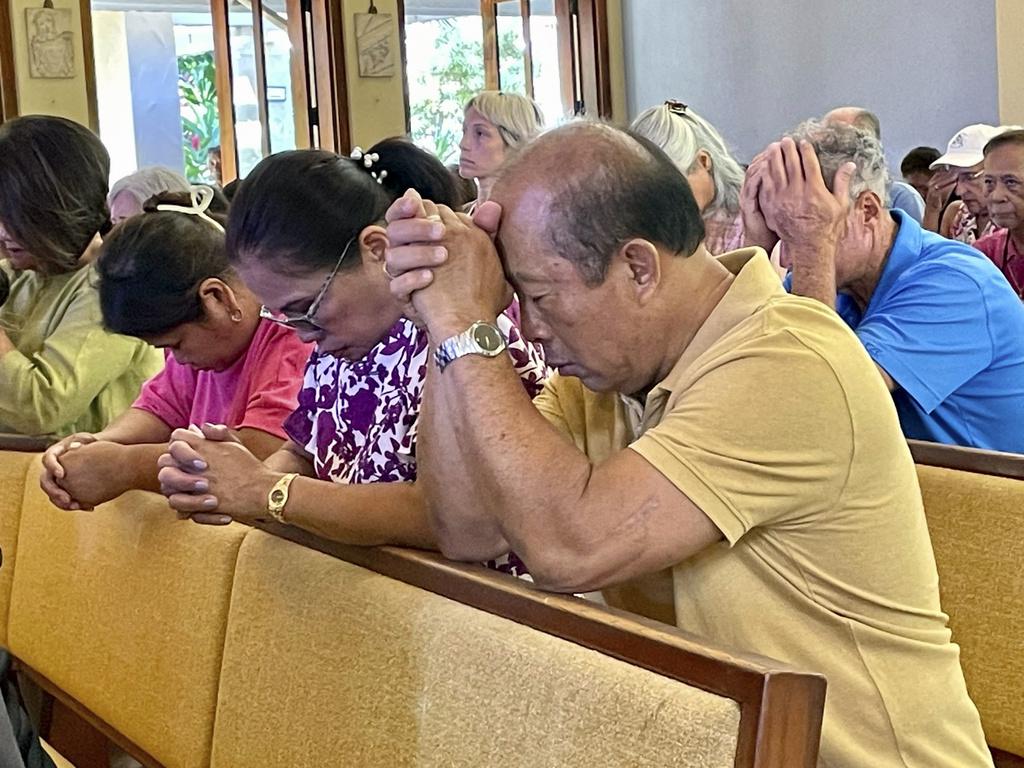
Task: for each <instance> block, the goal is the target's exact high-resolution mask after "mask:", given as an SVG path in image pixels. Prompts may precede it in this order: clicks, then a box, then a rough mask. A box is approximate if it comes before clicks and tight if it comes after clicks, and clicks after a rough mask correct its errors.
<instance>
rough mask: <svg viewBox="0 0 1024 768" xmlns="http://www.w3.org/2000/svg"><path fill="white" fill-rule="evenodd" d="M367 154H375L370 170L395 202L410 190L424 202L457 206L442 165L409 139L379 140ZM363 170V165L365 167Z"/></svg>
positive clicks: (453, 189) (448, 177)
mask: <svg viewBox="0 0 1024 768" xmlns="http://www.w3.org/2000/svg"><path fill="white" fill-rule="evenodd" d="M366 152H367V154H371V155H377V156H378V158H379V159H378V160H376V161H374V163H373V164H372V166H371V167H370V169H369V170H371V171H372V172H373V173H376V174H377V177H378V178H380V175H381V171H386V173H385V174H384V177H383V178H382V179H381V185H382V186H383V187H384V189H385V190H387V192H388V194H389V195H391V199H392V200H397V199H398V198H400V197H401V196H402V195H404V194H405V193H406V192H408V191H409V190H410V189H415V190H416V191H417V192H419V193H420V194H421V195H423V197H424V198H426V199H427V200H433V201H434V202H435V203H438V204H439V205H447V206H448V207H449V208H454V207H456V205H457V202H456V196H455V181H454V180H453V179H452V175H451V174H450V173H448V169H447V168H445V167H444V165H442V164H441V162H440V161H439V160H438V159H437V158H435V157H434V156H433V155H431V154H430V153H429V152H426V151H424V150H422V149H420V148H419V147H417V146H416V145H415V144H413V143H412V142H411V141H409V140H408V139H403V138H402V137H401V136H395V137H393V138H390V139H384V140H383V141H378V142H377V143H376V144H374V145H373V146H372V147H370V148H369V149H368V150H366ZM364 167H365V166H364Z"/></svg>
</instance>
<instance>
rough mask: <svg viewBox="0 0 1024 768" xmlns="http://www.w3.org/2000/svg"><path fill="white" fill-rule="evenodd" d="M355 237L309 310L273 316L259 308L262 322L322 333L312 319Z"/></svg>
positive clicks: (267, 310)
mask: <svg viewBox="0 0 1024 768" xmlns="http://www.w3.org/2000/svg"><path fill="white" fill-rule="evenodd" d="M356 237H357V236H356V235H353V236H352V238H351V239H350V240H349V241H348V242H347V243H346V244H345V248H344V249H343V250H342V252H341V257H340V258H339V259H338V263H337V264H335V265H334V269H332V270H331V274H329V275H328V276H327V279H326V280H325V281H324V284H323V287H322V288H320V292H319V293H318V294H317V295H316V298H315V299H313V303H312V304H310V305H309V309H307V310H306V311H305V312H303V313H302V314H301V315H289V314H288V313H287V312H282V313H280V314H275V313H273V312H271V311H270V310H269V309H267V308H266V307H265V306H263V307H260V317H262V318H263V319H264V320H269V321H270V322H272V323H277V324H278V325H283V326H284V327H285V328H291V329H292V330H293V331H306V332H314V333H315V332H317V331H323V330H324V328H323V326H321V325H320V324H319V323H317V322H316V320H314V319H313V318H314V317H316V313H317V310H319V309H320V304H321V303H322V302H323V300H324V296H326V295H327V289H328V288H330V287H331V283H333V282H334V277H335V276H336V275H337V274H338V270H339V269H341V263H342V262H343V261H344V260H345V256H346V255H347V254H348V249H349V247H350V246H351V245H352V243H353V242H355V239H356Z"/></svg>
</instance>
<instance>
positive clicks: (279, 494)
mask: <svg viewBox="0 0 1024 768" xmlns="http://www.w3.org/2000/svg"><path fill="white" fill-rule="evenodd" d="M270 500H271V501H272V502H273V503H274V504H280V503H281V502H282V501H284V491H282V490H279V489H274V491H273V492H272V493H271V494H270Z"/></svg>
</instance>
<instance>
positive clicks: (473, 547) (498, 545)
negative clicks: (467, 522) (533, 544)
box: [434, 527, 509, 563]
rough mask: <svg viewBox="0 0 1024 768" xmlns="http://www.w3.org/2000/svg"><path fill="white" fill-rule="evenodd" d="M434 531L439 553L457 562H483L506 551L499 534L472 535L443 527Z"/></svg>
mask: <svg viewBox="0 0 1024 768" xmlns="http://www.w3.org/2000/svg"><path fill="white" fill-rule="evenodd" d="M434 532H435V534H436V535H437V546H438V549H439V550H441V554H442V555H444V556H445V557H446V558H447V559H449V560H454V561H456V562H459V563H484V562H487V561H488V560H494V559H496V558H499V557H501V556H502V555H504V554H507V553H508V549H509V548H508V544H507V543H506V542H505V540H504V539H503V538H502V537H501V536H500V535H488V536H473V535H466V533H465V532H464V531H454V530H451V529H447V528H443V527H441V528H435V531H434Z"/></svg>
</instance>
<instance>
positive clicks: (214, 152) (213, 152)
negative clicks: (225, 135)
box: [206, 144, 220, 157]
mask: <svg viewBox="0 0 1024 768" xmlns="http://www.w3.org/2000/svg"><path fill="white" fill-rule="evenodd" d="M206 155H207V157H209V156H210V155H217V156H218V157H220V144H214V145H213V146H212V147H210V148H209V149H207V150H206Z"/></svg>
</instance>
